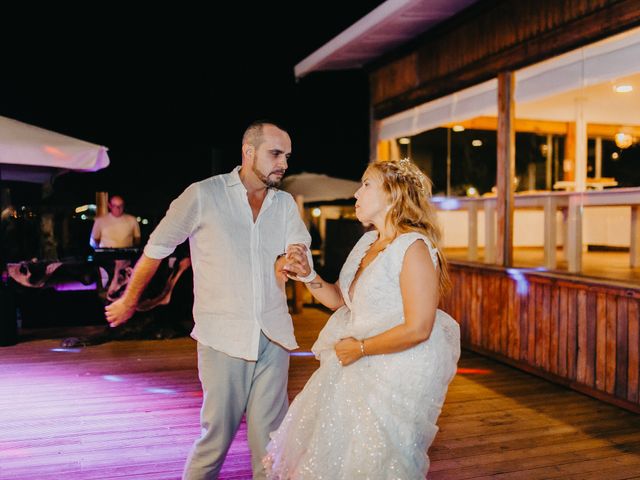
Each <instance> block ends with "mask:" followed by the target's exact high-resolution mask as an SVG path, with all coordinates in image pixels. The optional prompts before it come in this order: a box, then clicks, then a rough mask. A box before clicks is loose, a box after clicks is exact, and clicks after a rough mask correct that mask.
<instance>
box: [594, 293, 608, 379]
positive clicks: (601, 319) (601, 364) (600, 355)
mask: <svg viewBox="0 0 640 480" xmlns="http://www.w3.org/2000/svg"><path fill="white" fill-rule="evenodd" d="M595 297H596V306H595V315H596V319H595V323H596V329H595V332H594V334H595V346H596V352H595V361H596V371H595V382H596V388H597V389H598V390H602V391H604V389H605V381H606V378H605V375H606V371H605V368H606V360H607V352H606V347H607V295H606V294H604V293H598V294H596V295H595ZM592 335H593V334H592Z"/></svg>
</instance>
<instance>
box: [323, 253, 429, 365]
mask: <svg viewBox="0 0 640 480" xmlns="http://www.w3.org/2000/svg"><path fill="white" fill-rule="evenodd" d="M400 291H401V293H402V305H403V309H404V323H402V324H400V325H397V326H395V327H393V328H390V329H389V330H387V331H385V332H382V333H381V334H379V335H376V336H374V337H369V338H365V339H364V340H362V341H359V340H356V339H355V338H345V339H344V340H341V341H340V342H338V343H337V344H336V354H337V355H338V358H339V359H340V360H341V362H342V365H343V366H346V365H349V364H350V363H353V362H355V361H356V360H358V359H360V358H362V357H363V356H364V355H379V354H382V353H395V352H401V351H403V350H406V349H408V348H411V347H413V346H415V345H417V344H419V343H421V342H424V341H425V340H427V339H428V338H429V336H430V335H431V330H432V328H433V322H434V321H435V317H436V310H437V308H438V301H439V298H438V273H437V272H436V269H435V267H434V266H433V262H432V260H431V255H430V252H429V249H428V248H427V246H426V244H425V243H424V242H422V241H416V242H415V243H413V244H412V245H411V246H410V247H409V248H408V249H407V252H406V254H405V256H404V260H403V262H402V270H401V272H400Z"/></svg>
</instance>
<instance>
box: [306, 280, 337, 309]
mask: <svg viewBox="0 0 640 480" xmlns="http://www.w3.org/2000/svg"><path fill="white" fill-rule="evenodd" d="M305 285H306V286H307V289H308V290H309V291H310V292H311V295H313V296H314V298H315V299H316V300H318V301H319V302H320V303H322V304H323V305H324V306H325V307H328V308H330V309H331V310H337V309H338V308H340V307H341V306H343V305H344V298H342V291H341V290H340V283H339V282H336V283H329V282H327V281H325V280H323V279H322V277H321V276H320V275H316V276H315V278H314V279H313V280H311V281H310V282H308V283H305Z"/></svg>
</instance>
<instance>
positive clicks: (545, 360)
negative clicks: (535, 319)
mask: <svg viewBox="0 0 640 480" xmlns="http://www.w3.org/2000/svg"><path fill="white" fill-rule="evenodd" d="M541 306H542V315H541V319H542V339H541V340H542V341H541V342H540V343H542V357H541V359H540V360H541V361H540V365H541V366H542V368H543V369H544V370H546V371H549V348H550V345H551V287H550V285H544V286H543V288H542V302H541Z"/></svg>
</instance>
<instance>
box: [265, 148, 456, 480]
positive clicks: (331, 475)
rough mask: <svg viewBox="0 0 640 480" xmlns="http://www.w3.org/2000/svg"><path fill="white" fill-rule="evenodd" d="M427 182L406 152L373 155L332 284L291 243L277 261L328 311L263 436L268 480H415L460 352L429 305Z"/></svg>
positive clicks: (438, 286)
mask: <svg viewBox="0 0 640 480" xmlns="http://www.w3.org/2000/svg"><path fill="white" fill-rule="evenodd" d="M430 193H431V183H430V181H429V180H428V179H427V178H426V177H425V176H424V175H423V174H422V172H421V171H420V170H419V169H418V168H417V167H416V166H415V165H413V164H412V163H411V162H409V160H407V159H404V160H400V161H393V162H376V163H372V164H370V165H369V167H368V168H367V170H366V171H365V173H364V175H363V180H362V186H361V187H360V189H359V190H358V191H357V192H356V194H355V197H356V199H357V202H356V215H357V216H358V219H359V220H360V221H361V222H362V223H363V224H365V225H373V226H374V227H375V230H373V231H370V232H368V233H365V234H364V235H363V236H362V238H361V239H360V240H359V241H358V243H357V244H356V245H355V247H354V248H353V250H352V251H351V253H350V254H349V257H348V258H347V261H346V262H345V264H344V266H343V268H342V271H341V272H340V277H339V280H338V282H337V283H335V284H331V283H327V282H326V281H324V280H323V279H322V278H320V276H318V275H316V274H315V272H313V271H312V268H311V267H310V266H309V263H308V261H307V252H306V251H305V247H304V246H301V245H293V246H290V247H289V249H288V252H287V259H288V263H287V265H286V266H285V269H286V270H287V271H288V273H289V275H290V276H291V277H292V278H295V279H298V280H303V281H305V283H307V287H308V288H309V289H310V291H311V293H312V294H313V295H314V297H316V298H317V299H318V300H319V301H320V302H322V303H323V304H324V305H326V306H328V307H330V308H332V309H334V310H336V311H335V313H334V314H333V315H332V316H331V318H330V319H329V321H328V322H327V325H326V326H325V327H324V329H323V330H322V332H320V335H319V337H318V340H317V341H316V343H315V344H314V345H313V347H312V350H313V352H314V353H315V355H316V357H317V358H319V359H320V368H319V369H318V370H317V371H316V372H315V373H314V374H313V375H312V377H311V378H310V379H309V381H308V382H307V384H306V386H305V387H304V389H303V390H302V392H300V394H299V395H298V396H297V397H296V399H295V400H294V402H293V403H292V405H291V407H290V408H289V411H288V413H287V416H286V417H285V419H284V420H283V422H282V424H281V426H280V428H279V429H278V430H277V431H275V432H273V433H272V434H271V442H270V443H269V445H268V447H267V456H266V457H265V459H264V464H265V467H266V469H267V476H268V478H271V479H281V480H284V479H296V480H300V479H314V480H315V479H330V480H341V479H342V480H355V479H372V480H373V479H375V480H384V479H403V480H408V479H424V478H425V475H426V473H427V471H428V469H429V457H428V456H427V450H428V448H429V446H430V445H431V443H432V442H433V439H434V437H435V435H436V432H437V430H438V427H437V426H436V421H437V419H438V416H439V414H440V411H441V409H442V404H443V402H444V399H445V395H446V392H447V388H448V385H449V383H450V382H451V380H452V379H453V376H454V375H455V372H456V364H457V361H458V358H459V356H460V330H459V327H458V324H457V323H456V322H455V321H454V320H453V319H452V318H451V317H450V316H449V315H447V314H446V313H445V312H443V311H441V310H438V309H437V306H438V302H439V297H440V295H441V294H442V293H443V292H444V290H445V289H446V287H447V286H448V285H447V284H448V276H447V270H446V268H447V267H446V262H445V259H444V257H443V256H442V254H441V253H440V250H439V249H438V241H439V238H440V234H439V230H438V227H437V226H436V222H435V212H434V209H433V207H432V206H431V204H430V202H429V197H430Z"/></svg>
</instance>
